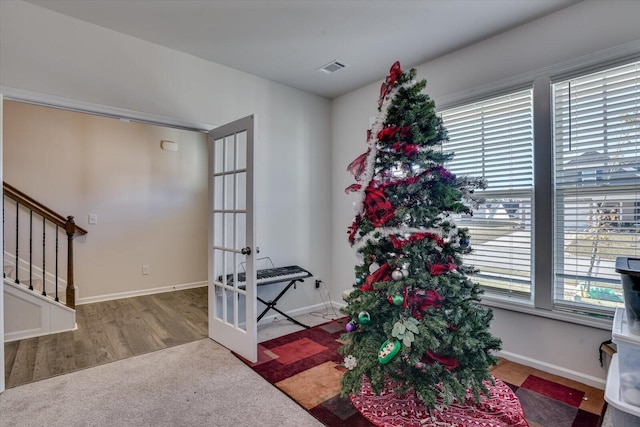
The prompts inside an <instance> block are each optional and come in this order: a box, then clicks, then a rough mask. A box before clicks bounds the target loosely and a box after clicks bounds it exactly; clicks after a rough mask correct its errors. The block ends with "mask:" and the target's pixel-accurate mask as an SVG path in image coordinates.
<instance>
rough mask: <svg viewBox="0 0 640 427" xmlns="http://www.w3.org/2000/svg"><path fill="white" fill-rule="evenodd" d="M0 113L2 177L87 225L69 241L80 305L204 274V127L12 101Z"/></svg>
mask: <svg viewBox="0 0 640 427" xmlns="http://www.w3.org/2000/svg"><path fill="white" fill-rule="evenodd" d="M4 119H5V121H4V141H5V144H4V153H3V154H4V155H3V165H4V180H5V181H6V182H8V183H10V184H12V185H14V186H16V187H17V188H18V189H20V190H21V191H24V192H25V193H27V194H29V195H30V196H32V197H33V198H35V199H36V200H38V201H41V202H42V203H44V204H46V205H47V206H49V207H50V208H52V209H54V210H55V211H56V212H58V213H60V214H63V215H74V216H75V217H76V223H77V224H78V225H80V226H81V227H83V228H85V229H86V230H88V232H89V233H88V234H87V235H86V236H81V237H78V238H77V239H76V240H75V246H74V250H75V261H76V264H75V282H76V286H77V287H78V292H79V293H78V296H79V302H80V303H82V302H83V300H85V301H86V300H87V298H90V299H91V298H95V297H104V296H105V295H110V294H121V293H124V292H137V291H142V290H149V289H153V288H163V287H171V286H176V285H184V284H190V283H198V282H200V283H202V282H206V280H207V216H206V214H207V209H206V206H207V165H208V163H207V152H208V150H207V143H206V135H204V134H201V133H197V132H189V131H183V130H176V129H169V128H164V127H159V126H151V125H147V124H140V123H134V122H122V121H119V120H116V119H111V118H106V117H99V116H93V115H89V114H82V113H75V112H70V111H64V110H59V109H53V108H47V107H41V106H35V105H30V104H25V103H19V102H14V101H5V102H4ZM161 140H171V141H175V142H176V143H177V144H178V147H179V149H178V151H177V152H170V151H163V150H161V148H160V141H161ZM89 213H95V214H97V215H98V224H97V225H89V224H88V215H89ZM143 264H147V265H149V267H150V274H149V275H146V276H143V275H142V265H143Z"/></svg>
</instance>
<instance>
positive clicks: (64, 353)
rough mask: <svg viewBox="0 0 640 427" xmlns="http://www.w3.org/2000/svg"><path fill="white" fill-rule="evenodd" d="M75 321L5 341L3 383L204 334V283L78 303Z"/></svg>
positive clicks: (29, 379)
mask: <svg viewBox="0 0 640 427" xmlns="http://www.w3.org/2000/svg"><path fill="white" fill-rule="evenodd" d="M76 323H77V325H78V329H77V330H75V331H72V332H63V333H60V334H54V335H48V336H43V337H37V338H29V339H26V340H21V341H14V342H10V343H6V344H5V347H4V348H5V385H6V388H11V387H16V386H19V385H22V384H26V383H29V382H33V381H38V380H42V379H45V378H49V377H53V376H56V375H60V374H65V373H68V372H72V371H76V370H79V369H85V368H90V367H92V366H97V365H101V364H103V363H108V362H113V361H115V360H120V359H125V358H127V357H131V356H136V355H139V354H143V353H149V352H152V351H155V350H160V349H163V348H167V347H172V346H175V345H179V344H185V343H188V342H191V341H196V340H199V339H202V338H205V337H207V336H208V330H207V324H208V319H207V288H206V287H201V288H195V289H187V290H183V291H176V292H167V293H161V294H155V295H145V296H141V297H135V298H126V299H119V300H113V301H105V302H98V303H93V304H85V305H79V306H78V307H77V310H76Z"/></svg>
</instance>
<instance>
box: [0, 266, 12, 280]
mask: <svg viewBox="0 0 640 427" xmlns="http://www.w3.org/2000/svg"><path fill="white" fill-rule="evenodd" d="M2 272H3V273H4V275H5V276H7V277H9V276H11V274H12V273H13V266H11V265H5V266H4V268H3V269H2Z"/></svg>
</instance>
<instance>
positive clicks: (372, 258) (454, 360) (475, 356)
mask: <svg viewBox="0 0 640 427" xmlns="http://www.w3.org/2000/svg"><path fill="white" fill-rule="evenodd" d="M415 76H416V72H415V70H414V69H412V70H410V71H408V72H403V71H402V70H401V68H400V64H399V63H397V62H396V63H395V64H394V65H393V66H392V68H391V71H390V75H389V76H388V77H387V79H386V81H385V82H383V84H382V87H381V91H380V98H379V102H378V115H377V117H376V119H375V122H374V123H373V125H372V127H371V129H370V130H369V131H368V135H367V144H368V150H367V151H366V152H365V153H364V154H362V155H361V156H359V157H358V158H357V159H356V160H354V161H353V162H352V163H351V164H350V165H349V167H348V170H349V171H350V172H351V173H352V174H353V176H354V178H355V180H356V183H355V184H353V185H351V186H349V187H348V188H347V190H346V191H347V192H354V193H356V194H357V196H358V199H357V200H356V202H355V207H356V216H355V219H354V220H353V224H352V225H351V226H350V227H349V230H348V234H349V242H350V244H351V246H352V247H353V249H354V250H355V251H356V252H357V254H358V255H359V256H360V258H361V260H362V262H361V263H360V264H359V265H357V266H356V268H355V273H356V280H355V284H354V287H353V288H354V289H353V290H352V292H351V293H350V294H349V296H348V297H347V307H346V308H344V309H343V312H344V314H346V315H348V316H349V322H348V324H347V333H346V334H345V335H344V336H343V339H344V340H345V342H346V344H345V345H344V346H343V347H342V348H341V352H342V354H343V355H344V356H345V363H344V364H345V367H346V368H347V371H346V372H345V374H344V376H343V379H342V392H343V394H352V395H358V393H359V392H360V390H361V386H362V385H363V383H364V384H365V385H366V386H367V387H369V386H370V387H371V389H372V390H373V391H374V392H375V393H376V394H380V393H381V392H382V391H383V390H386V389H388V388H389V387H390V386H391V387H392V388H393V390H394V393H396V394H398V395H402V394H403V393H406V392H407V391H410V390H413V392H414V393H415V396H417V398H418V399H419V400H420V401H422V402H423V403H424V405H425V406H426V408H428V409H431V408H435V407H436V406H439V407H440V408H441V407H442V405H444V406H446V405H450V404H451V403H452V402H454V400H455V401H457V402H458V403H461V402H464V401H465V399H466V400H468V399H469V395H471V396H473V398H474V399H475V400H476V401H479V400H480V398H481V395H483V394H484V395H486V396H489V392H488V388H487V386H488V385H491V384H493V382H492V381H493V377H492V376H491V374H490V373H489V367H490V366H491V365H494V364H495V363H496V358H495V357H494V356H493V355H492V354H491V352H492V351H494V350H499V349H500V345H501V343H500V340H499V339H497V338H495V337H493V336H492V335H491V334H490V333H489V332H488V327H489V323H490V321H491V319H492V312H491V310H490V309H487V308H485V307H483V306H481V305H480V304H479V300H480V298H479V295H480V294H481V289H480V287H479V286H478V284H477V283H474V282H473V281H471V280H470V279H469V277H468V276H469V274H471V273H473V272H474V269H473V268H472V267H469V266H466V265H464V264H463V255H464V254H467V253H469V252H470V251H471V248H470V247H469V236H468V230H467V229H465V228H458V227H457V226H456V223H455V218H456V216H459V215H470V214H471V213H472V208H473V207H474V206H477V203H478V202H479V200H477V199H476V197H475V196H474V190H476V189H478V188H483V187H484V182H483V181H482V180H481V179H474V178H468V177H457V176H456V175H454V174H453V173H452V172H450V171H448V170H447V169H446V168H445V166H444V165H445V164H446V161H447V160H449V159H450V158H451V157H452V154H451V153H443V152H442V149H441V144H442V142H443V141H446V138H447V133H446V130H445V128H444V127H443V125H442V120H441V119H440V117H439V116H437V115H436V112H435V105H434V103H433V101H432V100H431V99H430V98H429V96H428V95H426V94H424V93H422V91H423V89H424V88H425V87H426V81H425V80H422V81H415ZM516 401H517V399H516Z"/></svg>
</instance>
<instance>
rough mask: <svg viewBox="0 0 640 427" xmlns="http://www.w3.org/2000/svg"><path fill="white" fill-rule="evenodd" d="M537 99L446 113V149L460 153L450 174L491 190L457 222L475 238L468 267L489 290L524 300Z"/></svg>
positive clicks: (524, 96) (508, 99) (515, 98)
mask: <svg viewBox="0 0 640 427" xmlns="http://www.w3.org/2000/svg"><path fill="white" fill-rule="evenodd" d="M532 97H533V90H532V89H526V90H521V91H517V92H513V93H510V94H508V95H502V96H498V97H494V98H491V99H487V100H483V101H480V102H476V103H472V104H468V105H464V106H461V107H457V108H452V109H448V110H446V111H443V112H442V119H443V122H444V125H445V127H446V128H447V131H448V134H449V140H448V142H445V143H443V146H442V149H443V151H444V152H454V153H455V156H454V158H453V159H452V160H451V161H450V162H449V163H448V164H447V168H448V169H449V170H450V171H451V172H453V173H455V174H456V175H467V176H472V177H482V178H485V179H486V181H487V184H488V186H487V188H486V189H485V190H483V191H482V192H478V195H480V196H481V197H483V198H484V199H485V202H484V203H483V204H482V205H481V206H480V207H479V208H478V209H475V211H474V214H473V216H470V217H461V218H460V219H459V220H458V224H459V225H460V226H463V227H467V228H468V229H469V233H470V236H471V242H470V244H471V246H472V248H473V252H472V253H471V254H469V255H466V256H465V262H466V263H468V264H471V265H473V266H475V267H477V268H478V269H480V273H478V274H477V275H476V276H475V279H476V280H477V281H478V282H479V283H480V284H481V285H483V286H484V287H487V288H490V289H491V290H492V291H496V292H501V293H506V294H509V295H512V296H522V297H529V295H530V293H531V211H532V204H531V200H532V188H533V98H532Z"/></svg>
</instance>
